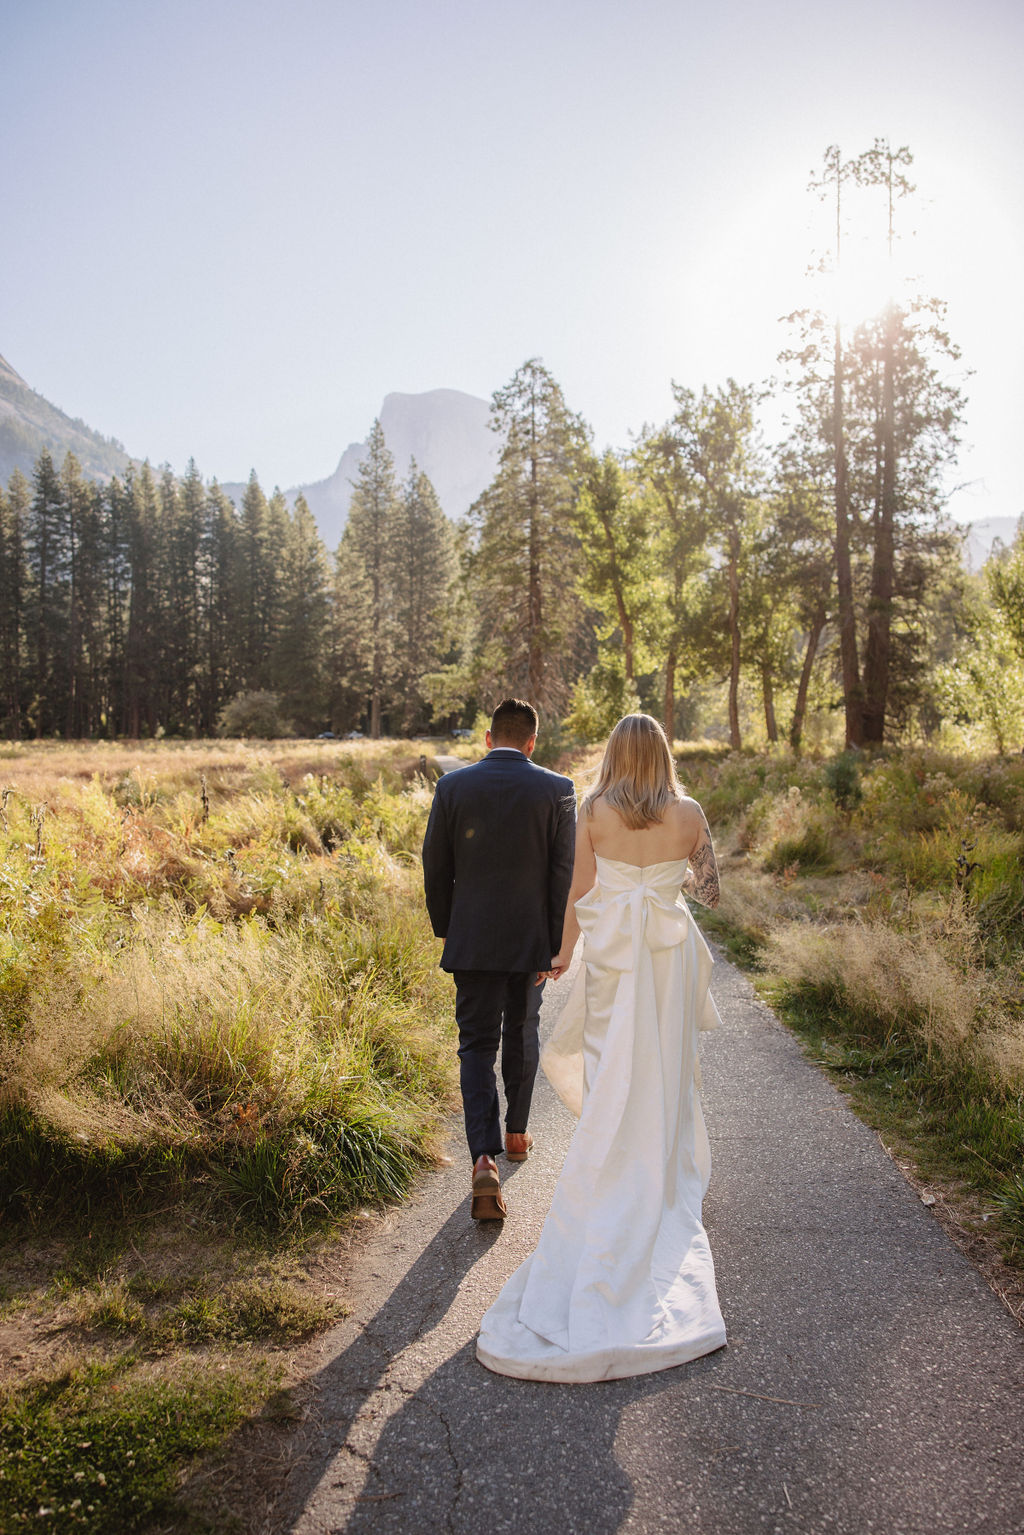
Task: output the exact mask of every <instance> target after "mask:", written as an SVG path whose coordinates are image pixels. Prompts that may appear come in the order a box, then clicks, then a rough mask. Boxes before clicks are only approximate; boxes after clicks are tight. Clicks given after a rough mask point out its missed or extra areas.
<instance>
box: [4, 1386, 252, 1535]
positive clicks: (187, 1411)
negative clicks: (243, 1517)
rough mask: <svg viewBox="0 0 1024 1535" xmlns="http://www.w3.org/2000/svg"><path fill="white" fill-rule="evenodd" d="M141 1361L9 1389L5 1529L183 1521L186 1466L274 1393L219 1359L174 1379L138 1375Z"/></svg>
mask: <svg viewBox="0 0 1024 1535" xmlns="http://www.w3.org/2000/svg"><path fill="white" fill-rule="evenodd" d="M131 1363H132V1361H131V1359H130V1358H129V1357H124V1358H121V1359H119V1360H116V1361H113V1362H106V1363H97V1362H87V1363H81V1364H77V1365H71V1366H68V1367H66V1368H64V1369H62V1370H61V1371H59V1372H58V1373H56V1374H54V1375H51V1376H45V1377H43V1378H41V1379H37V1380H34V1381H32V1382H30V1383H29V1384H28V1385H26V1386H22V1387H19V1388H14V1387H10V1386H8V1387H6V1388H3V1387H0V1421H2V1422H3V1431H4V1457H3V1464H2V1466H0V1528H3V1529H4V1530H10V1531H12V1532H13V1531H14V1530H17V1529H21V1528H23V1527H24V1528H32V1529H39V1528H43V1529H51V1530H64V1529H73V1530H76V1531H81V1532H82V1535H90V1532H91V1535H110V1532H111V1531H114V1530H116V1531H118V1535H131V1532H133V1531H137V1530H145V1529H149V1528H151V1527H152V1525H153V1522H154V1521H156V1520H159V1519H167V1518H174V1517H176V1516H180V1515H181V1513H182V1509H181V1506H180V1504H179V1502H178V1499H177V1497H176V1495H175V1494H176V1489H177V1486H178V1484H179V1479H180V1475H181V1471H182V1469H183V1468H184V1467H185V1466H187V1465H188V1463H189V1461H190V1460H192V1459H193V1458H194V1457H195V1456H197V1455H200V1454H202V1453H204V1452H207V1451H209V1450H212V1449H213V1448H214V1447H215V1446H217V1445H219V1444H221V1443H222V1442H223V1441H224V1439H225V1438H226V1437H227V1435H228V1434H230V1433H231V1432H232V1430H233V1429H234V1428H236V1427H237V1425H238V1424H239V1423H240V1422H241V1421H242V1419H243V1418H244V1417H245V1416H246V1415H247V1413H248V1412H249V1411H250V1410H251V1409H252V1407H253V1406H254V1404H255V1403H256V1401H257V1400H258V1399H259V1397H260V1396H261V1395H262V1394H265V1392H266V1389H267V1380H266V1379H261V1378H258V1377H257V1376H254V1375H253V1373H252V1372H249V1373H248V1374H246V1375H245V1376H241V1375H239V1374H237V1373H236V1372H234V1371H232V1370H231V1369H229V1368H226V1367H224V1366H222V1365H219V1364H216V1363H212V1362H211V1363H209V1364H207V1365H205V1366H203V1367H193V1368H190V1369H188V1370H183V1371H179V1372H177V1373H176V1374H174V1375H172V1376H171V1377H170V1378H161V1377H159V1376H150V1377H149V1378H146V1377H132V1376H130V1375H129V1374H128V1371H129V1369H130V1365H131ZM265 1374H266V1372H264V1375H265ZM193 1527H195V1526H194V1525H193Z"/></svg>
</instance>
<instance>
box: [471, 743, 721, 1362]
mask: <svg viewBox="0 0 1024 1535" xmlns="http://www.w3.org/2000/svg"><path fill="white" fill-rule="evenodd" d="M680 889H682V890H683V891H685V892H686V894H688V895H693V896H695V897H696V898H697V900H699V901H701V902H702V903H703V904H704V905H706V906H715V905H717V903H718V868H717V865H716V863H715V854H714V849H713V848H712V845H711V834H710V832H709V831H708V825H707V821H706V820H705V819H704V813H703V811H702V810H701V808H700V806H699V805H698V804H697V802H696V801H695V800H692V799H688V798H687V797H686V795H684V793H683V791H682V789H681V788H680V786H679V782H678V780H677V778H676V773H675V766H674V764H673V762H672V756H671V753H670V751H669V747H668V742H667V740H666V738H665V734H664V731H663V730H662V728H661V726H660V725H659V724H658V722H657V721H656V720H654V719H652V718H651V717H650V716H649V715H646V714H628V715H626V717H625V718H624V719H621V720H620V721H619V723H618V724H617V725H616V727H615V729H614V730H613V731H612V734H611V736H610V737H609V740H608V745H607V747H606V749H605V754H604V760H603V762H602V764H601V770H600V775H599V777H598V780H597V783H596V785H595V786H594V788H593V789H592V790H591V791H590V792H589V793H588V794H587V795H586V796H585V797H584V800H583V803H582V806H581V812H580V820H579V824H578V827H577V833H576V860H575V866H574V869H573V880H572V888H571V890H570V892H569V903H568V906H567V908H566V914H565V924H564V927H563V930H562V943H561V948H560V950H559V953H558V954H557V955H556V956H555V958H554V959H553V960H552V962H551V971H550V974H551V975H552V976H553V977H555V978H557V977H558V976H560V975H561V974H562V973H563V972H564V971H565V970H567V969H568V967H569V963H570V960H571V958H572V953H573V950H574V948H575V946H576V941H577V939H578V937H579V935H580V931H581V930H582V933H583V964H582V965H581V966H580V969H579V972H578V974H577V976H576V979H575V982H574V985H573V989H572V991H571V993H570V997H569V1000H568V1002H567V1003H566V1006H565V1009H564V1011H563V1013H562V1016H561V1018H560V1019H559V1022H558V1023H557V1025H556V1027H555V1031H554V1034H553V1036H552V1038H551V1040H550V1042H549V1043H548V1045H547V1047H546V1049H545V1051H544V1053H543V1055H542V1064H543V1066H544V1070H545V1073H546V1074H547V1076H548V1078H549V1079H550V1081H551V1082H552V1084H553V1085H554V1087H555V1089H556V1091H557V1092H558V1093H559V1095H560V1096H561V1097H562V1098H563V1099H564V1101H565V1102H566V1103H567V1104H568V1106H569V1108H570V1109H571V1110H572V1111H573V1113H574V1114H576V1115H577V1116H578V1117H579V1123H578V1124H577V1126H576V1129H575V1132H574V1134H573V1138H572V1141H571V1143H570V1146H569V1150H568V1152H567V1153H566V1158H565V1163H564V1165H563V1168H562V1172H561V1175H560V1177H559V1180H558V1184H557V1187H556V1189H555V1193H554V1198H553V1199H552V1202H551V1209H550V1211H549V1213H548V1216H547V1219H546V1220H545V1222H544V1227H543V1230H542V1231H541V1235H540V1241H539V1242H538V1244H537V1248H536V1251H535V1252H534V1253H532V1254H531V1256H530V1257H529V1258H527V1259H526V1261H525V1263H523V1264H521V1265H520V1267H519V1268H518V1269H517V1270H516V1272H515V1273H514V1274H513V1275H512V1276H511V1278H510V1279H509V1280H508V1282H507V1283H506V1284H505V1286H504V1288H503V1289H502V1291H501V1293H500V1295H499V1296H498V1298H497V1300H496V1301H495V1302H494V1304H493V1305H492V1306H491V1307H490V1309H489V1310H488V1311H487V1313H486V1314H485V1316H484V1318H483V1321H482V1323H481V1327H480V1336H479V1338H478V1340H477V1357H478V1359H480V1361H481V1362H482V1363H483V1364H485V1365H486V1366H487V1367H488V1369H491V1370H495V1371H497V1372H498V1373H499V1374H501V1375H513V1376H518V1377H520V1378H521V1379H524V1380H552V1381H596V1380H613V1379H616V1378H618V1377H620V1376H624V1375H643V1374H646V1373H648V1372H649V1371H652V1370H663V1369H667V1368H668V1367H669V1366H670V1365H676V1364H682V1363H684V1362H685V1361H686V1360H688V1359H696V1358H698V1357H699V1356H700V1355H701V1354H707V1353H710V1352H711V1351H712V1350H714V1349H717V1348H721V1347H722V1345H723V1344H724V1343H725V1325H724V1323H723V1321H722V1314H721V1311H720V1310H719V1306H718V1296H717V1294H716V1291H715V1273H714V1266H713V1264H712V1261H711V1250H710V1248H709V1246H708V1239H707V1235H706V1233H705V1231H704V1227H703V1225H702V1224H701V1201H702V1199H703V1196H704V1194H705V1192H706V1190H707V1185H708V1178H709V1176H710V1171H711V1156H710V1148H709V1145H708V1138H707V1131H706V1129H705V1126H704V1117H703V1114H702V1112H701V1106H700V1097H699V1093H698V1087H699V1080H700V1079H699V1070H700V1068H699V1065H698V1059H697V1032H698V1030H699V1029H709V1028H714V1027H716V1026H717V1025H718V1023H719V1022H720V1020H719V1017H718V1013H717V1010H716V1008H715V1004H714V1002H713V1001H712V1000H711V997H710V995H709V992H708V982H709V979H710V974H711V963H712V961H711V955H710V953H709V951H708V947H707V945H706V944H705V942H704V940H703V938H702V937H701V935H700V933H699V932H698V931H697V928H696V926H695V924H694V921H693V918H692V917H691V916H690V913H689V911H688V910H687V907H686V904H685V902H684V901H682V900H681V899H679V892H680Z"/></svg>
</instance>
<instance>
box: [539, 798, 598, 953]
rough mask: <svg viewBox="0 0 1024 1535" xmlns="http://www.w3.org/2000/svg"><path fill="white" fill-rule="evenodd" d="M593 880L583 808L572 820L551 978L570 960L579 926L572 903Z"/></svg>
mask: <svg viewBox="0 0 1024 1535" xmlns="http://www.w3.org/2000/svg"><path fill="white" fill-rule="evenodd" d="M596 879H597V860H596V859H595V857H594V844H593V843H592V842H591V840H590V826H589V824H588V817H587V813H586V811H584V812H583V815H582V816H581V817H580V819H579V821H578V822H577V823H576V853H575V857H574V859H573V866H572V884H571V885H570V887H569V899H568V901H567V902H566V905H565V921H564V922H563V923H562V942H561V944H560V945H559V949H558V953H557V954H556V955H555V956H554V958H553V959H552V961H551V970H550V971H549V974H550V976H551V979H552V980H553V981H557V980H558V977H559V976H560V975H562V974H563V973H564V971H566V970H568V968H569V965H570V964H571V962H572V951H573V949H575V947H576V940H577V938H579V936H580V925H579V923H578V921H577V920H576V902H577V901H579V900H581V899H582V898H583V896H585V895H586V893H587V891H588V890H593V888H594V881H595V880H596Z"/></svg>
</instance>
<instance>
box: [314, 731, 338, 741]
mask: <svg viewBox="0 0 1024 1535" xmlns="http://www.w3.org/2000/svg"><path fill="white" fill-rule="evenodd" d="M337 739H338V737H337V736H336V735H335V734H334V731H333V730H321V732H320V734H319V735H318V736H317V740H318V741H336V740H337Z"/></svg>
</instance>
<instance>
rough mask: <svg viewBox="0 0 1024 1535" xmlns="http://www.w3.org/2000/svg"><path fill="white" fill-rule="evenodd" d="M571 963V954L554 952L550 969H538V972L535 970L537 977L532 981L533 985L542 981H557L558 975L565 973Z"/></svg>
mask: <svg viewBox="0 0 1024 1535" xmlns="http://www.w3.org/2000/svg"><path fill="white" fill-rule="evenodd" d="M571 963H572V955H571V954H568V955H565V954H556V955H555V957H554V958H553V959H552V961H551V969H550V970H538V972H537V979H536V981H534V983H533V984H534V985H535V986H539V985H540V984H541V982H542V981H557V980H558V978H559V976H562V975H564V974H565V972H566V971H567V970H568V968H569V966H570V964H571Z"/></svg>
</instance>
